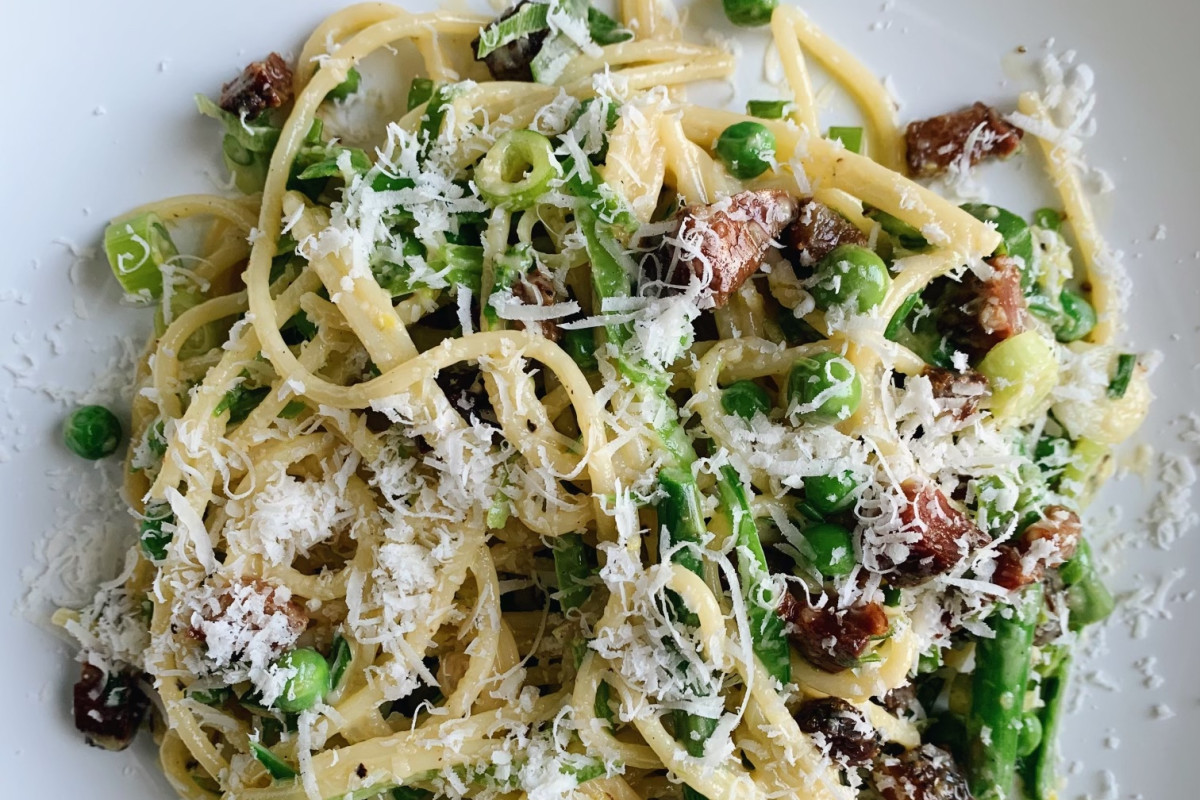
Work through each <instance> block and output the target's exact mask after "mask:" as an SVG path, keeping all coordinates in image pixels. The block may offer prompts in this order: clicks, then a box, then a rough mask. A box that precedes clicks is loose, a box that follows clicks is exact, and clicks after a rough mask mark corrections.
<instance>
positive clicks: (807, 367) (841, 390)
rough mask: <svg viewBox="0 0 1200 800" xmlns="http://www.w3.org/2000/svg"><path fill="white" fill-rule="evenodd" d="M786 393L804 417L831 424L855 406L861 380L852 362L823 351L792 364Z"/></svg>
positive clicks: (815, 422) (851, 412)
mask: <svg viewBox="0 0 1200 800" xmlns="http://www.w3.org/2000/svg"><path fill="white" fill-rule="evenodd" d="M787 394H788V403H789V404H791V405H794V406H797V407H798V411H799V413H800V416H801V417H802V418H804V419H805V420H806V421H808V422H811V423H814V424H818V425H833V424H834V423H836V422H841V421H842V420H845V419H849V417H850V415H851V414H853V413H854V412H855V411H857V410H858V404H859V401H860V400H862V381H861V380H860V379H859V377H858V370H856V369H855V368H854V365H853V364H851V363H850V362H849V361H848V360H846V359H845V358H842V357H841V356H839V355H838V354H837V353H831V352H828V351H827V352H824V353H818V354H817V355H815V356H813V357H812V358H801V359H799V360H798V361H796V363H795V364H793V365H792V369H791V371H790V372H789V373H788V384H787Z"/></svg>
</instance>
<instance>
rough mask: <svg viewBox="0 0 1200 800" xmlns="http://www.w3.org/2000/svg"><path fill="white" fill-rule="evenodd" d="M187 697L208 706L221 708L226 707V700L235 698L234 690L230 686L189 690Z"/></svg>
mask: <svg viewBox="0 0 1200 800" xmlns="http://www.w3.org/2000/svg"><path fill="white" fill-rule="evenodd" d="M187 696H188V698H190V699H192V700H195V701H196V702H197V703H203V704H204V705H206V706H219V705H224V703H225V701H226V700H228V699H229V698H230V697H233V690H232V689H230V688H229V687H228V686H218V687H216V688H214V689H188V693H187Z"/></svg>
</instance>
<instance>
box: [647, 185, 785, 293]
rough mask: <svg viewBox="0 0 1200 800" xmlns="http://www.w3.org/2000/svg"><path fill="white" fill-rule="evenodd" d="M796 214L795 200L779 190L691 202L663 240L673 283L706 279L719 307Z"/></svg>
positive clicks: (682, 284)
mask: <svg viewBox="0 0 1200 800" xmlns="http://www.w3.org/2000/svg"><path fill="white" fill-rule="evenodd" d="M796 213H797V203H796V200H795V199H794V198H792V196H791V195H789V194H788V193H787V192H784V191H782V190H780V189H760V190H754V191H745V192H739V193H738V194H735V195H733V196H732V197H730V198H728V199H726V200H721V201H719V202H717V203H713V204H712V205H708V206H687V207H686V208H684V209H682V210H681V211H680V212H679V214H678V217H677V219H678V224H677V225H676V227H675V229H674V231H673V232H672V233H671V234H670V235H669V236H668V237H666V239H665V240H664V244H665V252H663V253H662V257H663V260H664V261H665V262H666V264H667V270H666V274H667V276H668V283H669V284H671V285H673V286H686V285H687V284H688V282H689V281H690V279H691V276H692V275H694V276H696V277H698V278H700V279H701V280H703V281H706V282H707V285H708V288H709V289H710V290H711V291H712V298H713V303H714V304H715V305H716V306H717V307H721V306H723V305H725V303H726V301H727V300H728V299H729V296H730V295H731V294H733V293H734V292H736V291H737V290H738V288H739V287H740V286H741V285H742V284H743V283H745V282H746V279H747V278H749V277H750V276H751V275H752V274H754V271H755V270H757V269H758V267H759V265H761V264H762V260H763V256H764V255H765V254H766V252H767V249H768V248H769V247H770V246H771V242H772V241H774V240H775V239H776V238H778V236H779V235H780V234H781V233H783V230H784V229H785V228H786V227H787V226H788V225H789V224H791V222H792V220H794V219H795V218H796Z"/></svg>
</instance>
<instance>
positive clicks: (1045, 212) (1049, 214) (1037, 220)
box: [1033, 208, 1063, 233]
mask: <svg viewBox="0 0 1200 800" xmlns="http://www.w3.org/2000/svg"><path fill="white" fill-rule="evenodd" d="M1033 224H1034V225H1037V226H1038V227H1039V228H1043V229H1045V230H1048V231H1054V232H1055V233H1057V232H1059V231H1061V230H1062V224H1063V218H1062V214H1061V213H1059V212H1058V210H1056V209H1053V208H1039V209H1038V210H1037V211H1035V212H1033Z"/></svg>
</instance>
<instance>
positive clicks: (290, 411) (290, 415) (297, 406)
mask: <svg viewBox="0 0 1200 800" xmlns="http://www.w3.org/2000/svg"><path fill="white" fill-rule="evenodd" d="M306 408H308V404H307V403H305V402H304V401H303V400H291V401H289V402H288V404H287V405H286V406H284V407H283V408H281V409H280V410H279V413H278V414H276V415H275V416H277V417H279V418H280V419H295V418H296V417H298V416H300V414H301V412H303V411H304V409H306Z"/></svg>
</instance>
